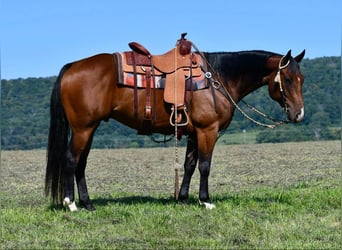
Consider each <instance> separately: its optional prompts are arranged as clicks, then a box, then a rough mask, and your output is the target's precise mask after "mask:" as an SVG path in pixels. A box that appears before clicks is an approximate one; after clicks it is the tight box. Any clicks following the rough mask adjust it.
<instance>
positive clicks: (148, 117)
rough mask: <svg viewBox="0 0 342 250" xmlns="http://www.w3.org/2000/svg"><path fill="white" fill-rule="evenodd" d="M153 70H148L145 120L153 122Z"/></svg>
mask: <svg viewBox="0 0 342 250" xmlns="http://www.w3.org/2000/svg"><path fill="white" fill-rule="evenodd" d="M151 77H152V76H151V69H150V68H148V69H146V104H145V114H144V119H145V120H151V110H152V106H151Z"/></svg>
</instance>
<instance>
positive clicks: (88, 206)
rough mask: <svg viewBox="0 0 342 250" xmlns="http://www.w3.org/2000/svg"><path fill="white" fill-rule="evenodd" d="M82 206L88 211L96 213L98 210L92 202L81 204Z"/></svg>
mask: <svg viewBox="0 0 342 250" xmlns="http://www.w3.org/2000/svg"><path fill="white" fill-rule="evenodd" d="M80 206H82V207H84V208H85V209H87V210H88V211H95V210H96V208H95V207H94V206H93V204H92V203H90V202H89V203H84V202H80Z"/></svg>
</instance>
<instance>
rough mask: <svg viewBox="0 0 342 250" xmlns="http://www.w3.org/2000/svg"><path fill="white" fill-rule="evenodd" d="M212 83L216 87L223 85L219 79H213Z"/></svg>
mask: <svg viewBox="0 0 342 250" xmlns="http://www.w3.org/2000/svg"><path fill="white" fill-rule="evenodd" d="M211 84H212V85H213V87H214V89H219V88H220V87H221V83H220V82H218V81H213V82H212V83H211Z"/></svg>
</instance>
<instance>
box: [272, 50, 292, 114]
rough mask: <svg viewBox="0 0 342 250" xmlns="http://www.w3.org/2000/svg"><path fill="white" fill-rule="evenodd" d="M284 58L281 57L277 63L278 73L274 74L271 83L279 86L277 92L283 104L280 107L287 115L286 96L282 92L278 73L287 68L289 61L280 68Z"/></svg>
mask: <svg viewBox="0 0 342 250" xmlns="http://www.w3.org/2000/svg"><path fill="white" fill-rule="evenodd" d="M284 57H285V56H283V57H282V58H281V59H280V61H279V65H278V71H277V74H276V76H275V77H274V80H273V81H274V82H275V83H278V84H279V90H280V94H281V98H282V102H283V105H282V107H283V110H284V113H286V114H287V113H288V110H289V109H288V106H287V102H286V94H285V91H284V89H283V85H282V81H281V75H280V71H281V70H282V69H285V68H287V67H288V66H289V64H290V60H288V62H287V63H286V64H285V65H283V66H281V64H282V62H283V59H284Z"/></svg>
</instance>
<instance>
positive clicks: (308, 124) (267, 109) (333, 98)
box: [1, 57, 341, 150]
mask: <svg viewBox="0 0 342 250" xmlns="http://www.w3.org/2000/svg"><path fill="white" fill-rule="evenodd" d="M300 67H301V71H302V73H303V75H304V76H305V82H304V85H303V95H304V101H305V118H304V121H303V122H302V123H301V124H299V125H293V124H286V125H281V126H279V127H277V128H275V129H267V128H261V127H259V126H257V125H255V124H254V123H252V122H250V121H249V120H247V119H246V118H244V117H243V116H242V115H241V114H240V113H239V112H235V115H234V118H233V121H232V123H231V124H230V126H229V128H228V129H227V130H226V131H223V133H224V136H225V137H229V136H234V134H241V133H242V132H243V133H246V134H247V135H249V134H253V135H255V136H254V137H253V140H252V143H266V142H272V143H277V142H290V141H315V140H316V141H318V140H336V139H338V140H340V139H341V57H321V58H315V59H304V60H303V61H302V62H301V63H300ZM55 80H56V76H51V77H30V78H25V79H23V78H18V79H9V80H6V79H3V80H1V149H6V150H17V149H36V148H45V147H46V145H47V138H48V130H49V119H50V118H49V105H50V104H49V103H50V95H51V91H52V88H53V84H54V82H55ZM244 100H245V101H246V102H247V103H248V104H250V105H253V106H255V107H256V108H258V109H260V110H261V111H263V112H264V113H266V114H268V115H270V116H273V117H275V118H278V119H281V118H282V115H283V114H282V110H281V108H280V107H279V105H278V104H277V103H275V102H274V101H273V100H271V98H270V97H269V96H268V91H267V87H262V88H260V89H258V90H257V91H255V92H253V93H251V94H250V95H249V96H247V97H246V98H245V99H244ZM240 104H241V107H242V108H243V109H244V110H246V112H248V109H247V108H246V107H245V106H244V105H243V104H242V103H240ZM240 104H239V105H240ZM251 115H252V116H253V117H254V115H253V114H252V113H251ZM254 118H255V119H257V120H260V121H263V120H262V118H261V117H254ZM153 138H154V139H158V140H163V139H164V137H162V136H160V135H153ZM221 143H226V144H229V143H235V142H229V141H227V140H222V141H221ZM184 144H185V140H184V139H183V140H182V141H181V145H184ZM163 145H164V146H168V145H173V144H167V143H164V144H163ZM154 146H160V144H159V143H155V142H154V141H153V140H151V138H150V137H148V136H141V135H137V133H136V131H135V130H133V129H130V128H128V127H126V126H124V125H122V124H120V123H119V122H117V121H115V120H109V121H108V122H102V123H101V125H100V127H99V128H98V129H97V131H96V133H95V137H94V141H93V147H94V148H126V147H154Z"/></svg>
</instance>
